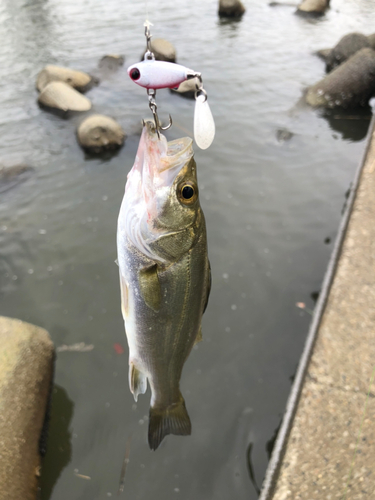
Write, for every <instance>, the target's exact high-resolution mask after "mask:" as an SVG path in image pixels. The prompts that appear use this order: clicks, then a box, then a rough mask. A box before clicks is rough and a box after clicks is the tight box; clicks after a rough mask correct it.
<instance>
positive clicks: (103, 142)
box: [77, 115, 126, 153]
mask: <svg viewBox="0 0 375 500" xmlns="http://www.w3.org/2000/svg"><path fill="white" fill-rule="evenodd" d="M77 136H78V141H79V143H80V145H81V146H82V147H83V148H84V149H88V150H91V151H93V152H94V153H99V152H101V151H103V150H106V149H116V148H119V147H121V146H122V145H123V144H124V140H125V137H126V136H125V132H124V131H123V129H122V127H121V125H120V124H119V123H117V122H116V121H115V120H113V118H109V116H104V115H91V116H89V117H88V118H86V119H85V120H83V122H82V123H81V124H80V125H79V127H78V130H77Z"/></svg>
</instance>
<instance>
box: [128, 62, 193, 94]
mask: <svg viewBox="0 0 375 500" xmlns="http://www.w3.org/2000/svg"><path fill="white" fill-rule="evenodd" d="M189 74H194V71H193V70H191V69H189V68H186V67H185V66H181V64H175V63H170V62H166V61H155V60H154V59H145V60H144V61H141V62H139V63H137V64H133V65H132V66H130V67H129V68H128V75H129V76H130V78H131V79H132V80H133V82H134V83H136V84H137V85H140V86H141V87H144V88H146V89H155V90H156V89H173V88H177V87H178V86H179V85H180V83H182V82H184V81H185V80H187V78H188V75H189Z"/></svg>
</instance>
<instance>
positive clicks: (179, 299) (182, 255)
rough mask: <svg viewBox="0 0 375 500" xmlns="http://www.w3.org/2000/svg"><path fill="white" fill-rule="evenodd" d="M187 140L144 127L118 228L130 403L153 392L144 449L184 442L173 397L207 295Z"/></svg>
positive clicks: (181, 413)
mask: <svg viewBox="0 0 375 500" xmlns="http://www.w3.org/2000/svg"><path fill="white" fill-rule="evenodd" d="M191 143H192V141H191V139H189V138H183V139H180V140H177V141H172V142H171V143H167V142H166V139H165V138H164V137H163V136H161V140H160V141H159V140H158V139H157V136H156V133H155V130H154V128H153V126H152V123H151V122H146V124H145V127H144V129H143V132H142V137H141V141H140V145H139V149H138V152H137V156H136V160H135V163H134V166H133V169H132V170H131V172H130V173H129V176H128V181H127V186H126V191H125V196H124V199H123V203H122V206H121V210H120V215H119V221H118V233H117V245H118V262H119V268H120V285H121V296H122V312H123V316H124V321H125V330H126V335H127V339H128V345H129V367H130V368H129V384H130V389H131V391H132V393H133V394H134V397H135V399H136V400H137V397H138V394H141V393H144V392H145V391H146V388H147V380H148V382H149V385H150V388H151V393H152V395H151V406H150V420H149V445H150V447H151V448H152V449H156V448H157V447H158V446H159V444H160V442H161V441H162V439H163V438H164V437H165V436H166V435H167V434H182V435H186V434H190V433H191V423H190V418H189V416H188V413H187V411H186V408H185V403H184V399H183V397H182V395H181V392H180V389H179V382H180V378H181V373H182V369H183V365H184V363H185V361H186V359H187V357H188V356H189V354H190V352H191V349H192V347H193V345H194V343H195V342H197V341H198V340H200V335H201V334H200V331H201V318H202V314H203V312H204V309H205V307H206V304H207V300H208V295H209V290H210V267H209V261H208V256H207V240H206V226H205V220H204V215H203V212H202V210H201V208H200V205H199V198H198V186H197V179H196V165H195V162H194V159H193V157H192V156H193V152H192V147H191Z"/></svg>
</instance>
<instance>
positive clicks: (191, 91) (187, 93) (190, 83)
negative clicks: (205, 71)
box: [171, 78, 199, 99]
mask: <svg viewBox="0 0 375 500" xmlns="http://www.w3.org/2000/svg"><path fill="white" fill-rule="evenodd" d="M198 83H199V80H198V78H191V79H190V80H186V81H184V82H182V83H180V85H179V87H178V89H171V92H172V93H176V94H180V95H181V96H182V97H187V98H188V99H194V97H195V92H196V90H197V87H196V86H197V84H198Z"/></svg>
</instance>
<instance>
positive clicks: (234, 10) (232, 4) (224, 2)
mask: <svg viewBox="0 0 375 500" xmlns="http://www.w3.org/2000/svg"><path fill="white" fill-rule="evenodd" d="M245 10H246V9H245V7H244V6H243V4H242V2H241V1H240V0H219V16H220V17H241V16H242V15H243V14H244V12H245Z"/></svg>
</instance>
